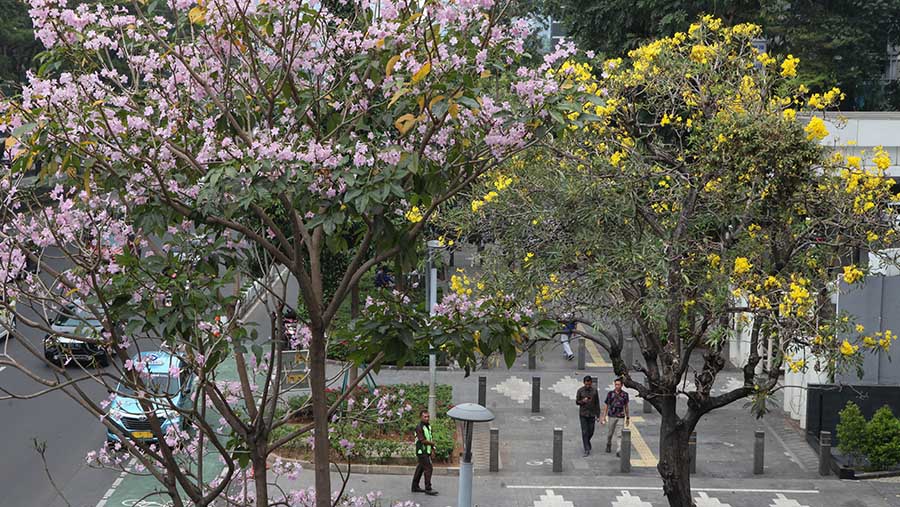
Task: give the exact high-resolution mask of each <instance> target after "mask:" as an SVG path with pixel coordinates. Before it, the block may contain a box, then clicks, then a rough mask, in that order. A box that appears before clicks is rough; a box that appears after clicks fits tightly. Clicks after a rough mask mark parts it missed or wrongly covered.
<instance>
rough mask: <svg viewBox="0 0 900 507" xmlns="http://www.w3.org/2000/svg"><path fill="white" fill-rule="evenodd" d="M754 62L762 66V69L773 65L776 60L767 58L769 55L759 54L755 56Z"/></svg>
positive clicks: (770, 57)
mask: <svg viewBox="0 0 900 507" xmlns="http://www.w3.org/2000/svg"><path fill="white" fill-rule="evenodd" d="M756 61H758V62H759V63H760V64H762V66H763V67H768V66H769V65H772V64H773V63H775V62H776V61H777V60H775V58H774V57H772V56H769V53H760V54H758V55H756Z"/></svg>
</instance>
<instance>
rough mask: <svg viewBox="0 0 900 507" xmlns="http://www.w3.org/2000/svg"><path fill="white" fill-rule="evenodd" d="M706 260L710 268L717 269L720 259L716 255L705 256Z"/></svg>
mask: <svg viewBox="0 0 900 507" xmlns="http://www.w3.org/2000/svg"><path fill="white" fill-rule="evenodd" d="M706 260H707V261H708V262H709V265H710V266H712V267H713V268H717V267H719V261H721V260H722V258H721V257H719V256H718V254H714V253H711V254H709V255H707V256H706Z"/></svg>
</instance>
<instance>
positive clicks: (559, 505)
mask: <svg viewBox="0 0 900 507" xmlns="http://www.w3.org/2000/svg"><path fill="white" fill-rule="evenodd" d="M553 345H554V344H550V347H548V348H547V349H546V350H544V351H543V352H542V353H541V354H539V357H538V361H537V368H536V369H535V370H529V369H528V361H527V356H523V357H521V358H519V359H518V360H517V362H516V364H515V365H514V366H513V368H511V369H509V370H507V369H506V367H505V365H503V366H499V365H498V366H495V367H492V368H490V369H486V370H481V371H476V372H473V373H472V375H471V376H469V377H468V378H466V377H465V376H464V373H463V372H462V371H460V370H452V369H451V370H444V371H439V372H438V373H437V379H438V382H439V383H443V384H449V385H452V386H453V399H454V402H455V403H463V402H476V401H477V397H478V377H479V376H485V377H487V406H488V408H490V409H491V411H492V412H493V413H494V415H495V416H496V419H495V420H494V421H493V422H491V423H489V424H481V425H476V432H475V438H474V442H473V447H474V453H473V454H474V458H473V459H474V462H475V480H474V498H473V500H474V503H475V505H480V506H482V507H576V506H578V507H582V506H583V507H597V506H611V507H662V506H667V505H668V503H667V501H666V499H665V497H663V496H662V489H661V486H662V482H661V480H660V479H659V475H658V473H657V470H656V468H655V467H656V461H657V456H658V448H659V416H658V415H657V414H656V413H655V411H653V413H650V414H645V413H643V410H642V406H643V401H642V400H640V399H636V398H635V397H634V393H631V394H632V404H631V414H632V440H633V446H634V447H633V449H632V472H631V473H630V474H622V473H620V472H619V460H618V458H616V457H615V454H606V453H604V452H602V451H603V447H604V439H605V427H603V426H600V425H598V426H597V433H596V434H595V436H594V439H593V442H594V449H595V450H594V453H593V454H592V455H591V456H590V457H588V458H582V457H581V456H582V453H581V438H580V427H579V422H578V419H577V407H576V405H575V401H574V396H575V392H576V390H577V389H578V387H580V386H581V378H582V377H583V376H584V375H592V376H596V377H598V381H599V386H598V387H599V388H600V391H601V395H603V392H605V391H606V390H607V389H611V388H612V386H611V384H612V379H613V372H612V368H611V366H610V365H609V361H608V358H606V357H603V356H602V354H600V352H599V350H597V348H596V347H588V355H587V363H588V367H587V368H586V370H577V369H576V366H577V363H576V362H575V361H566V360H565V359H564V358H563V357H562V352H561V350H559V347H558V345H557V346H556V347H554V346H553ZM330 368H332V369H333V370H334V372H335V373H336V372H337V371H338V369H339V367H338V366H337V365H331V366H330ZM739 375H740V372H739V371H738V370H732V371H723V372H722V373H721V374H720V375H719V379H718V380H717V384H716V388H715V389H717V390H718V391H720V392H722V391H725V390H728V389H731V388H734V387H735V386H739V385H740V380H739ZM535 376H537V377H540V379H541V411H540V413H537V414H533V413H532V412H531V392H532V386H531V379H532V377H535ZM427 381H428V372H427V370H421V369H416V370H412V369H406V370H388V369H384V370H382V371H381V372H380V373H379V374H378V375H377V376H376V382H377V383H378V384H379V385H384V384H395V383H416V382H421V383H425V382H427ZM682 408H683V407H682ZM490 427H495V428H499V430H500V471H499V472H498V473H490V472H489V471H488V453H487V448H488V429H489V428H490ZM556 427H559V428H562V429H563V435H564V447H563V471H562V473H553V472H552V459H551V456H552V434H553V429H554V428H556ZM756 430H763V431H765V434H766V441H765V444H766V451H765V473H764V474H763V475H761V476H760V475H753V439H754V432H755V431H756ZM697 433H698V446H697V473H696V474H695V475H694V476H693V477H692V485H693V492H694V497H695V502H696V505H697V507H836V506H843V507H900V481H896V482H891V481H880V482H853V481H851V482H848V481H839V480H836V479H834V478H822V477H820V476H819V475H818V473H817V467H818V462H817V457H816V455H815V453H814V452H813V451H812V449H810V448H809V446H808V445H807V444H806V442H805V440H804V438H803V434H802V430H800V429H799V428H798V427H796V425H795V424H793V423H792V422H791V421H790V420H789V419H788V418H787V417H786V415H785V414H783V413H782V412H781V411H780V410H775V411H773V412H771V413H770V414H769V415H767V416H766V417H765V419H763V420H761V421H757V420H756V419H755V418H754V417H753V416H752V415H751V414H750V413H749V410H748V409H747V408H746V407H744V403H743V402H741V401H738V402H735V403H733V404H731V405H730V406H727V407H724V408H722V409H719V410H716V411H714V412H712V413H710V414H708V415H707V416H705V417H704V418H703V420H702V421H701V422H700V424H699V426H698V428H697ZM641 442H642V443H643V444H642V443H641ZM312 480H313V475H312V473H311V472H310V471H305V472H304V473H303V474H301V476H300V479H299V480H298V481H297V482H294V483H291V484H290V486H291V487H298V486H309V485H311V483H312ZM332 481H333V483H332V484H333V485H335V487H336V488H337V487H338V485H339V484H340V477H339V476H338V475H337V474H335V475H334V476H333V479H332ZM433 482H434V487H435V489H437V490H438V491H440V495H439V496H437V497H428V496H425V495H423V494H420V493H418V494H414V493H410V492H409V489H410V485H411V478H410V476H409V475H362V474H353V475H352V476H351V478H350V482H349V485H348V488H352V489H353V490H355V492H356V493H357V494H364V493H368V492H370V491H381V492H383V493H384V497H383V499H384V500H385V502H384V505H391V504H392V502H395V501H405V500H413V501H415V502H417V503H418V504H420V505H421V506H422V507H445V506H447V507H449V506H455V505H456V497H457V488H458V478H457V477H455V476H443V475H440V476H439V475H435V477H434V480H433ZM285 485H286V486H287V485H288V484H285Z"/></svg>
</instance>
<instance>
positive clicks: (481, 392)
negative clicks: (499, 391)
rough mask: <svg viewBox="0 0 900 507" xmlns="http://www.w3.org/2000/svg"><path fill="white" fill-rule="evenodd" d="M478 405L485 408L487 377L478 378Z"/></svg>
mask: <svg viewBox="0 0 900 507" xmlns="http://www.w3.org/2000/svg"><path fill="white" fill-rule="evenodd" d="M478 404H479V405H481V406H482V407H486V406H487V377H478Z"/></svg>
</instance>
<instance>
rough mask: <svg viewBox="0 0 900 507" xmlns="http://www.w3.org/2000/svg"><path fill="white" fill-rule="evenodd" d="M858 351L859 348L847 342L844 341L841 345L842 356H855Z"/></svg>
mask: <svg viewBox="0 0 900 507" xmlns="http://www.w3.org/2000/svg"><path fill="white" fill-rule="evenodd" d="M857 350H859V346H858V345H852V344H851V343H850V342H848V341H847V340H844V341H843V343H841V354H844V355H845V356H852V355H853V354H856V351H857Z"/></svg>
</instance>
